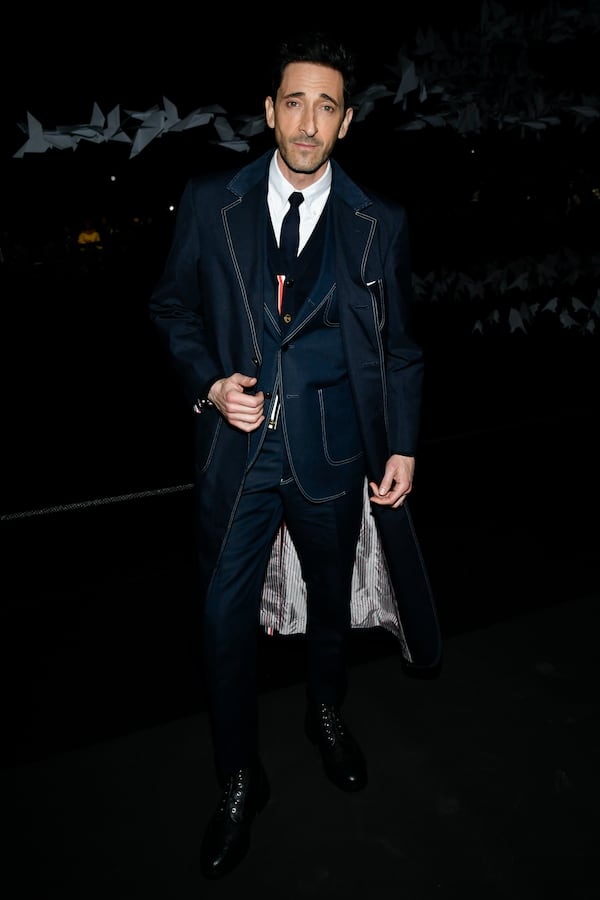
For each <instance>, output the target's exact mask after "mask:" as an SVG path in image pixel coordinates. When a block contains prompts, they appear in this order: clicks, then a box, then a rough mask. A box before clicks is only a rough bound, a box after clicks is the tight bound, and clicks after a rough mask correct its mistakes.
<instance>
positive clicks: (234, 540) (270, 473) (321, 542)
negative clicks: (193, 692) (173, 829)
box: [203, 429, 364, 777]
mask: <svg viewBox="0 0 600 900" xmlns="http://www.w3.org/2000/svg"><path fill="white" fill-rule="evenodd" d="M280 431H281V429H277V430H276V431H275V432H273V431H267V435H266V438H265V442H264V445H263V448H262V450H261V452H260V454H259V456H258V457H257V460H256V462H255V463H254V465H253V466H252V468H251V469H250V470H249V472H248V473H247V476H246V480H245V483H244V490H243V493H242V497H241V499H240V502H239V506H238V509H237V511H236V514H235V519H234V522H233V525H232V528H231V531H230V533H229V536H228V538H227V541H226V544H225V547H224V550H223V553H222V555H221V558H220V560H219V563H218V567H217V570H216V572H215V573H214V577H213V579H212V580H211V584H210V588H209V590H208V594H207V596H206V597H205V605H204V610H203V658H204V666H205V680H206V690H207V698H208V704H209V712H210V718H211V725H212V729H213V741H214V753H215V763H216V767H217V771H218V773H219V774H220V775H221V777H225V776H226V775H227V774H229V773H231V772H235V771H237V769H240V768H243V767H245V766H248V765H250V764H252V762H253V761H254V760H255V759H256V757H257V755H258V692H257V665H256V664H257V659H256V655H257V649H258V647H257V644H258V634H259V608H260V599H261V596H262V589H263V582H264V578H265V574H266V569H267V564H268V561H269V556H270V553H271V547H272V544H273V540H274V538H275V536H276V534H277V532H278V529H279V526H280V525H281V523H282V521H285V525H286V527H287V529H288V531H289V534H290V537H291V538H292V540H293V542H294V546H295V548H296V551H297V553H298V558H299V560H300V565H301V567H302V576H303V578H304V581H305V583H306V588H307V630H306V678H307V687H306V689H307V698H308V700H309V701H314V702H317V703H327V704H334V705H340V704H341V702H342V700H343V698H344V695H345V692H346V681H347V674H346V667H345V661H344V643H345V638H346V637H347V635H348V632H349V630H350V595H351V586H352V571H353V566H354V557H355V553H356V544H357V540H358V535H359V530H360V523H361V516H362V505H363V488H364V476H363V477H361V478H360V479H359V480H357V482H356V484H354V485H352V487H351V489H350V490H349V491H348V492H347V493H346V494H344V495H343V496H342V497H340V498H338V499H335V500H329V501H324V502H319V503H315V502H312V501H309V500H307V499H306V498H305V497H304V496H303V494H302V492H301V491H300V489H299V488H298V486H297V484H296V483H295V481H294V479H293V478H292V476H291V473H290V471H289V467H288V464H287V456H286V453H285V450H284V447H283V440H282V438H281V434H280Z"/></svg>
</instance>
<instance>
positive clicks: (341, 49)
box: [271, 32, 356, 109]
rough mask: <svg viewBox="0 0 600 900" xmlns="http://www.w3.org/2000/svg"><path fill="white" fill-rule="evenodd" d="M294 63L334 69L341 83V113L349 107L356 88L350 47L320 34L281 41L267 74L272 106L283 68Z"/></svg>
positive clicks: (354, 62)
mask: <svg viewBox="0 0 600 900" xmlns="http://www.w3.org/2000/svg"><path fill="white" fill-rule="evenodd" d="M295 62H310V63H316V64H317V65H321V66H328V67H329V68H331V69H335V70H336V71H337V72H339V73H340V74H341V76H342V80H343V83H344V109H347V108H348V107H349V106H350V105H351V103H352V96H353V94H354V90H355V85H356V59H355V56H354V53H353V51H352V50H351V49H350V47H348V46H346V45H345V44H343V43H342V42H341V41H339V40H337V39H336V38H333V37H330V36H328V35H326V34H325V33H324V32H316V33H311V34H300V35H298V36H297V37H294V38H291V39H288V40H283V41H282V42H281V43H280V44H279V47H278V49H277V51H276V55H275V59H274V61H273V66H272V70H271V90H272V97H273V102H274V101H275V98H276V97H277V91H278V90H279V86H280V85H281V82H282V81H283V73H284V71H285V68H286V66H288V65H289V64H290V63H295Z"/></svg>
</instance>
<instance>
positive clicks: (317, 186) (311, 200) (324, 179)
mask: <svg viewBox="0 0 600 900" xmlns="http://www.w3.org/2000/svg"><path fill="white" fill-rule="evenodd" d="M278 153H279V150H276V151H275V152H274V154H273V156H272V158H271V163H270V165H269V194H270V195H271V198H272V199H273V200H275V198H277V204H278V205H279V207H280V209H281V210H283V209H284V208H285V207H286V206H287V203H288V199H289V196H290V194H291V193H292V191H295V190H296V188H295V187H294V186H293V184H290V182H289V181H288V180H287V179H286V178H284V177H283V175H282V174H281V169H280V168H279V166H278V164H277V155H278ZM330 188H331V163H330V162H329V161H328V162H327V167H326V169H325V171H324V172H323V174H322V175H321V177H320V178H319V180H318V181H315V182H314V184H311V185H310V186H309V187H307V188H304V189H303V191H302V195H303V197H304V203H303V204H302V206H304V207H305V209H304V210H303V211H304V212H312V211H313V210H314V209H315V207H317V208H318V209H319V212H320V210H321V209H322V208H323V204H324V203H325V201H326V199H327V195H328V194H329V190H330Z"/></svg>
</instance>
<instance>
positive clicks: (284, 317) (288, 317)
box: [283, 313, 292, 325]
mask: <svg viewBox="0 0 600 900" xmlns="http://www.w3.org/2000/svg"><path fill="white" fill-rule="evenodd" d="M283 321H284V322H285V324H286V325H289V324H290V322H291V321H292V317H291V316H290V314H289V313H285V314H284V316H283Z"/></svg>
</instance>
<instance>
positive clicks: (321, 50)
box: [150, 35, 440, 878]
mask: <svg viewBox="0 0 600 900" xmlns="http://www.w3.org/2000/svg"><path fill="white" fill-rule="evenodd" d="M353 83H354V64H353V59H352V57H351V55H350V53H349V52H348V51H347V50H346V49H345V48H344V47H343V46H340V45H339V44H337V43H336V42H329V41H328V40H327V39H326V38H325V37H324V36H322V35H314V36H312V37H308V38H301V39H299V40H298V41H295V42H294V43H286V44H284V45H282V47H281V48H280V53H279V57H278V60H277V63H276V65H275V67H274V75H273V85H272V94H271V95H270V96H268V97H267V98H266V101H265V113H266V122H267V125H268V126H269V128H271V129H273V132H274V136H275V142H276V145H277V148H276V150H269V151H268V152H267V153H265V154H264V155H262V156H261V157H260V158H258V159H256V160H255V161H253V162H251V163H250V164H248V165H246V166H245V167H243V168H241V169H240V170H239V171H237V172H235V173H234V174H232V173H229V174H218V175H211V176H210V177H196V178H193V179H191V180H190V182H189V183H188V185H187V187H186V188H185V190H184V192H183V196H182V200H181V204H180V208H179V211H178V215H177V223H176V227H175V233H174V237H173V242H172V246H171V249H170V252H169V255H168V259H167V263H166V266H165V270H164V273H163V276H162V278H161V279H160V281H159V283H158V285H157V287H156V289H155V290H154V292H153V296H152V298H151V304H150V306H151V316H152V318H153V321H154V322H155V325H156V327H157V329H158V331H159V334H160V336H161V338H162V340H163V341H164V344H165V346H166V348H167V350H168V353H169V356H170V358H171V360H172V363H173V365H174V368H175V371H176V372H177V373H178V375H179V377H180V379H181V384H182V387H183V390H184V392H185V395H186V396H187V399H188V402H189V407H190V410H192V409H193V410H194V411H195V442H196V443H195V448H196V449H195V474H196V495H197V501H196V502H197V527H198V538H197V539H198V557H199V571H200V582H201V589H202V595H203V604H204V606H203V649H204V661H205V667H206V686H207V695H208V701H209V709H210V716H211V724H212V729H213V740H214V752H215V763H216V770H217V774H218V777H219V780H220V783H221V785H222V788H223V795H222V800H221V803H220V804H219V806H218V808H217V809H216V811H215V813H214V815H213V816H212V818H211V820H210V822H209V823H208V827H207V830H206V833H205V835H204V840H203V844H202V870H203V872H204V874H205V875H206V876H207V877H209V878H216V877H220V876H221V875H224V874H225V873H227V872H229V871H231V869H233V868H234V867H235V866H236V865H237V864H238V863H239V862H240V860H241V859H242V858H243V857H244V855H245V854H246V852H247V850H248V846H249V841H250V829H251V824H252V821H253V819H254V817H255V816H256V814H257V813H258V812H259V811H260V810H261V809H262V808H263V807H264V805H265V804H266V802H267V799H268V796H269V783H268V778H267V774H266V772H265V771H264V768H263V766H262V764H261V761H260V756H259V747H258V743H259V742H258V733H257V732H258V728H257V705H258V701H257V683H256V651H257V631H258V625H259V618H260V609H261V599H262V598H263V596H264V594H265V591H266V581H267V573H268V580H269V584H270V591H271V595H272V594H273V593H275V594H276V595H277V593H278V591H279V589H280V588H281V590H283V586H282V584H281V585H277V584H276V585H275V588H274V586H273V578H275V580H276V581H277V577H278V576H277V573H278V572H280V573H281V568H282V567H281V566H277V565H275V566H271V565H270V559H271V557H272V554H273V553H274V552H276V550H277V551H278V549H279V548H280V541H276V540H275V538H276V536H278V535H281V534H282V533H285V536H286V538H287V539H288V540H289V541H291V544H292V545H293V552H294V553H295V554H296V555H297V560H298V563H299V568H300V571H301V579H300V580H301V581H302V585H303V589H304V590H305V599H306V610H305V618H304V623H305V627H304V628H303V630H304V631H305V632H306V648H307V654H306V671H307V688H306V693H307V708H306V720H305V730H306V735H307V736H308V738H309V739H310V740H311V741H312V742H313V743H314V744H315V745H316V746H317V748H318V750H319V752H320V754H321V758H322V762H323V767H324V770H325V773H326V775H327V776H328V777H329V779H330V780H331V781H332V782H333V783H334V784H335V785H336V786H337V787H338V788H340V789H341V790H344V791H357V790H361V789H362V788H364V787H365V785H366V784H367V766H366V761H365V759H364V756H363V754H362V751H361V749H360V746H359V744H358V742H357V740H356V738H355V737H354V736H353V735H352V733H351V731H350V729H349V728H348V726H347V724H346V722H345V721H344V720H343V718H342V715H341V706H342V702H343V700H344V696H345V692H346V672H345V668H344V655H343V651H344V641H345V638H346V636H347V634H348V631H349V629H350V628H351V626H352V624H353V620H352V612H351V606H352V604H351V595H352V593H353V578H354V573H355V568H356V564H357V560H358V554H357V547H358V543H357V542H358V540H359V535H360V534H362V533H363V532H364V529H365V528H375V526H373V525H371V523H372V522H373V520H376V534H377V540H378V541H380V542H381V545H382V547H383V549H384V551H385V554H386V555H385V565H379V566H378V567H375V568H376V569H377V568H378V570H379V574H380V573H381V571H382V570H384V575H385V577H389V580H390V583H391V584H392V587H391V591H392V596H393V610H394V615H395V616H396V617H397V620H398V626H397V629H398V630H397V633H398V634H399V636H400V637H401V639H402V644H403V652H404V656H405V657H406V659H407V661H408V662H409V663H410V664H413V665H416V666H434V665H436V664H437V662H438V660H439V656H440V639H439V630H438V624H437V618H436V614H435V610H434V606H433V603H432V600H431V596H430V591H429V586H428V581H427V576H426V573H425V570H424V567H423V564H422V560H421V554H420V551H419V548H418V545H417V543H416V539H415V536H414V533H413V529H412V524H411V521H410V518H409V516H408V510H407V509H406V508H405V501H406V497H407V496H408V494H409V493H410V491H411V489H412V484H413V473H414V467H415V450H416V444H417V435H418V426H419V416H420V404H421V390H422V374H423V365H422V354H421V351H420V349H419V347H418V346H417V344H416V343H415V341H414V339H413V338H411V337H410V335H409V332H408V316H409V307H410V267H409V258H408V241H407V224H406V219H405V214H404V211H403V209H402V208H400V207H399V205H397V204H395V203H392V202H390V201H387V200H383V199H376V198H375V197H373V196H370V195H368V194H366V193H365V192H364V191H363V190H362V189H361V188H359V187H358V186H357V185H356V184H355V183H353V182H352V181H351V180H350V179H349V178H348V176H347V175H346V174H345V173H344V172H343V171H342V169H341V167H340V166H339V165H338V164H337V163H335V162H334V161H332V160H330V156H331V153H332V151H333V149H334V146H335V144H336V141H337V140H338V139H342V138H344V137H345V136H346V134H347V132H348V129H349V126H350V123H351V120H352V116H353V108H352V106H351V105H350V98H351V91H352V89H353ZM291 194H296V195H297V194H301V195H302V196H301V197H295V198H294V199H295V200H298V201H299V204H297V203H290V200H289V197H290V195H291ZM290 208H291V216H292V217H293V216H294V214H296V216H297V214H299V233H298V224H297V219H296V226H295V228H296V240H298V241H299V243H298V247H297V248H293V249H292V250H289V249H288V244H287V241H288V239H287V236H286V235H287V222H288V220H287V219H286V213H287V212H288V210H289V209H290ZM284 219H286V221H285V223H284ZM291 230H292V238H293V231H294V229H293V228H292V229H291ZM367 485H368V488H367ZM288 536H289V537H288ZM369 543H371V542H369ZM361 556H362V551H361ZM363 561H364V558H363ZM273 573H275V575H274V574H273ZM396 597H398V598H400V599H398V600H397V599H396ZM400 606H401V607H402V610H400V608H399V607H400ZM384 619H385V616H383V617H382V618H381V619H380V620H379V621H383V620H384ZM388 619H389V617H388ZM369 622H373V623H374V622H375V620H374V619H369Z"/></svg>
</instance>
